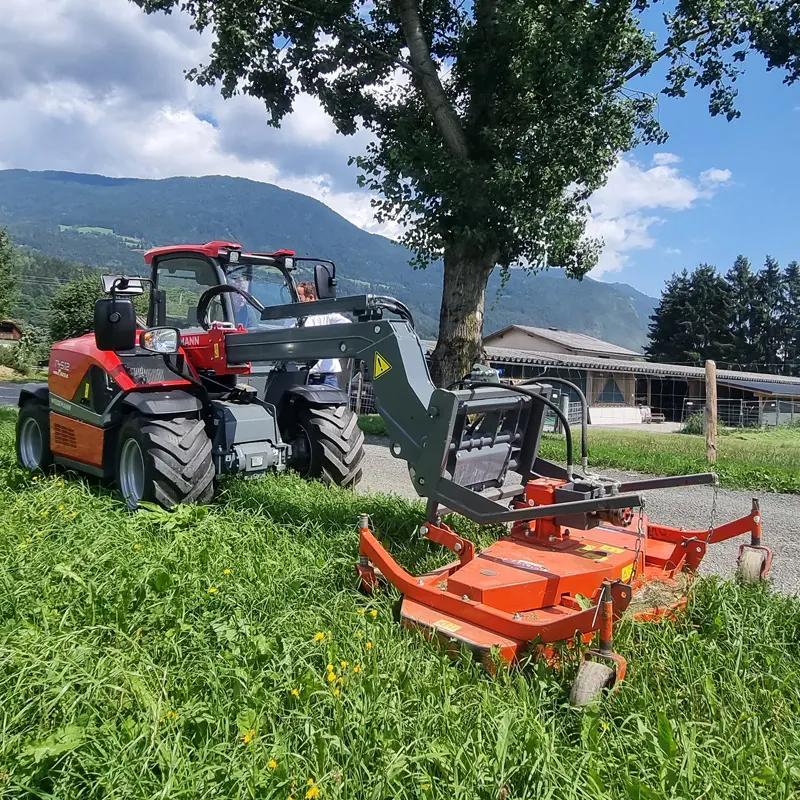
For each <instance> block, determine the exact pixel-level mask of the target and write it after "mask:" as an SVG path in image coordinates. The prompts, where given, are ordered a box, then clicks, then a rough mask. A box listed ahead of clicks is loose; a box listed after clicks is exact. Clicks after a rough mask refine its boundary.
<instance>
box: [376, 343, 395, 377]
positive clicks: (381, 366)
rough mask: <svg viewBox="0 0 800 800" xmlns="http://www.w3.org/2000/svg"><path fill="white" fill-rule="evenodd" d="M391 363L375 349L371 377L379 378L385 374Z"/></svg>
mask: <svg viewBox="0 0 800 800" xmlns="http://www.w3.org/2000/svg"><path fill="white" fill-rule="evenodd" d="M391 368H392V365H391V364H390V363H389V362H388V361H387V360H386V359H385V358H384V357H383V356H382V355H381V354H380V353H379V352H378V351H377V350H376V351H375V366H374V368H373V370H372V378H373V379H375V378H380V377H381V376H382V375H385V374H386V373H387V372H388V371H389V370H390V369H391Z"/></svg>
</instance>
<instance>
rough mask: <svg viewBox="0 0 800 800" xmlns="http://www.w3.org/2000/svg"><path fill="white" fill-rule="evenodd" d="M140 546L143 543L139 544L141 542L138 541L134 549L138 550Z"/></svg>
mask: <svg viewBox="0 0 800 800" xmlns="http://www.w3.org/2000/svg"><path fill="white" fill-rule="evenodd" d="M140 547H141V545H140V544H139V542H136V544H135V545H134V546H133V549H134V550H138V549H139V548H140Z"/></svg>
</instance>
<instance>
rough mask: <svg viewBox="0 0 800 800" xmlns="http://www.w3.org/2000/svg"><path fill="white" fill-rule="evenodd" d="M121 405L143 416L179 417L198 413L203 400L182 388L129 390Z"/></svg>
mask: <svg viewBox="0 0 800 800" xmlns="http://www.w3.org/2000/svg"><path fill="white" fill-rule="evenodd" d="M122 407H123V408H124V409H131V410H133V411H136V413H137V414H141V415H142V416H144V417H179V416H185V415H187V414H198V413H200V412H201V411H202V410H203V402H202V401H201V400H200V398H198V397H196V396H195V395H193V394H190V393H189V392H186V391H184V390H183V389H175V390H173V391H170V392H131V393H130V394H126V395H125V397H124V398H123V399H122Z"/></svg>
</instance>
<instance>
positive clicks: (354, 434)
mask: <svg viewBox="0 0 800 800" xmlns="http://www.w3.org/2000/svg"><path fill="white" fill-rule="evenodd" d="M289 441H290V442H291V444H292V453H293V455H292V460H291V462H290V464H289V466H290V467H292V469H294V470H295V471H296V472H299V473H300V475H302V476H303V477H304V478H311V479H315V480H321V481H322V482H323V483H327V484H335V485H337V486H351V487H355V486H356V485H357V484H358V482H359V481H360V480H361V475H362V472H363V463H364V432H363V431H362V430H361V428H359V427H358V417H357V416H356V415H355V414H354V413H353V412H352V411H350V409H349V408H347V406H333V407H331V406H329V407H326V408H313V407H311V406H304V407H303V408H301V409H300V410H299V411H298V413H297V421H296V423H295V427H294V430H293V431H292V434H291V435H290V437H289Z"/></svg>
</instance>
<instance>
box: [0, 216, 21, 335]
mask: <svg viewBox="0 0 800 800" xmlns="http://www.w3.org/2000/svg"><path fill="white" fill-rule="evenodd" d="M17 294H18V283H17V275H16V270H15V269H14V250H13V248H12V247H11V238H10V237H9V235H8V234H7V233H6V231H4V230H0V320H5V319H8V318H9V317H10V316H11V312H12V310H13V309H14V305H15V303H16V301H17Z"/></svg>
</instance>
